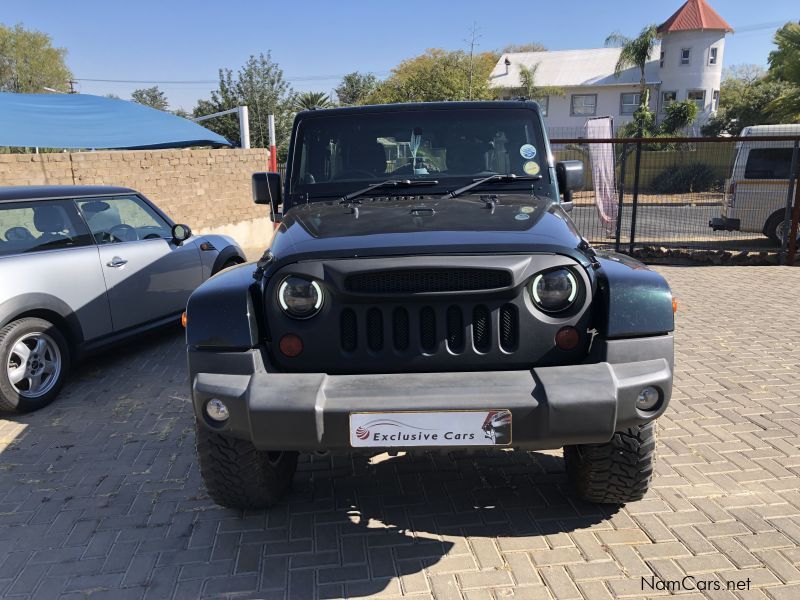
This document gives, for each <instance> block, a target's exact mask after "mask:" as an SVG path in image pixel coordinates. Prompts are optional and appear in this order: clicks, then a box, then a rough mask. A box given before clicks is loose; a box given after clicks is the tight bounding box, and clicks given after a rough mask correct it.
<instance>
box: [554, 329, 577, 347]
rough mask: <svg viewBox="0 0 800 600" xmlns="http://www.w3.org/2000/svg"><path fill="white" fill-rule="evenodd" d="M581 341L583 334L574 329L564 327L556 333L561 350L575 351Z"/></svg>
mask: <svg viewBox="0 0 800 600" xmlns="http://www.w3.org/2000/svg"><path fill="white" fill-rule="evenodd" d="M580 341H581V334H579V333H578V330H577V329H575V328H574V327H570V326H567V327H562V328H561V329H559V330H558V333H556V346H558V348H559V349H560V350H575V348H577V347H578V344H579V343H580Z"/></svg>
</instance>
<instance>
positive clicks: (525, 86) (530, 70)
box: [510, 63, 565, 100]
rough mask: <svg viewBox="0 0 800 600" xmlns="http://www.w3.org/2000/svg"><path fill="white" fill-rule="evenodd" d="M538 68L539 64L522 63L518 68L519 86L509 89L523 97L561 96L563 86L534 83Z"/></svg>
mask: <svg viewBox="0 0 800 600" xmlns="http://www.w3.org/2000/svg"><path fill="white" fill-rule="evenodd" d="M538 69H539V64H538V63H537V64H535V65H533V66H530V67H526V66H524V65H522V66H520V68H519V81H520V86H519V87H518V88H513V89H512V90H510V91H511V92H512V93H517V94H519V95H521V96H523V97H524V98H530V99H531V100H538V99H540V98H544V97H546V96H563V95H564V93H565V92H564V88H560V87H557V86H553V85H545V86H539V85H537V84H536V71H537V70H538Z"/></svg>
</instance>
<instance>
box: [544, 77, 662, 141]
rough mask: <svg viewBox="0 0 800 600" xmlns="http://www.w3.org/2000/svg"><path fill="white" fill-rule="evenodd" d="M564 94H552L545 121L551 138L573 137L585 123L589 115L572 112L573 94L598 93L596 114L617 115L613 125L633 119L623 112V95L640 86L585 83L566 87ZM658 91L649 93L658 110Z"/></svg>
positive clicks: (637, 89) (598, 115)
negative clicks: (576, 114) (573, 114)
mask: <svg viewBox="0 0 800 600" xmlns="http://www.w3.org/2000/svg"><path fill="white" fill-rule="evenodd" d="M564 91H565V92H566V93H565V95H564V96H561V97H559V96H550V105H549V109H548V113H547V116H546V117H545V119H544V120H545V123H546V125H547V131H548V135H549V136H550V137H574V136H576V135H579V134H580V130H581V129H582V128H583V127H584V125H585V124H586V120H587V119H589V118H591V117H588V116H584V115H580V116H572V115H570V107H571V102H572V96H573V95H574V94H597V112H596V114H595V115H594V116H596V117H608V116H610V117H614V126H615V127H616V126H618V125H622V124H624V123H627V122H629V121H631V120H632V119H633V116H632V115H623V114H621V109H622V107H621V98H620V96H621V95H622V94H624V93H632V92H637V93H638V91H639V86H638V85H615V86H603V87H600V86H586V87H571V88H565V90H564ZM655 96H656V93H655V91H652V90H651V92H650V107H651V109H652V110H655V106H656V105H655Z"/></svg>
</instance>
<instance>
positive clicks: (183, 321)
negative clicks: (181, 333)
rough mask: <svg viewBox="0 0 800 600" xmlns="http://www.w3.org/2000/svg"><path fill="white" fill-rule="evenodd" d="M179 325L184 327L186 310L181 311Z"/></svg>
mask: <svg viewBox="0 0 800 600" xmlns="http://www.w3.org/2000/svg"><path fill="white" fill-rule="evenodd" d="M181 326H182V327H183V328H184V329H186V311H183V312H182V313H181Z"/></svg>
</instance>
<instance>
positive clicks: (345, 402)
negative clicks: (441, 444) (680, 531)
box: [192, 358, 672, 452]
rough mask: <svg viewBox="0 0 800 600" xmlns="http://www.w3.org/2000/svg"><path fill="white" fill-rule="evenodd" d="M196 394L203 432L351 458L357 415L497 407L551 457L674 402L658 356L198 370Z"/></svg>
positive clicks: (516, 434)
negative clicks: (653, 395) (406, 368)
mask: <svg viewBox="0 0 800 600" xmlns="http://www.w3.org/2000/svg"><path fill="white" fill-rule="evenodd" d="M229 372H230V371H229ZM645 386H654V387H656V388H657V389H658V390H659V391H660V394H661V401H660V403H659V405H658V406H657V407H656V409H655V410H652V411H648V412H643V411H641V410H639V409H638V408H637V407H636V398H637V396H638V394H639V391H640V390H641V389H642V388H643V387H645ZM192 392H193V398H194V407H195V413H196V415H197V418H198V421H199V423H201V425H204V426H206V427H208V428H209V429H211V430H215V431H219V432H221V433H225V434H226V435H231V436H234V437H238V438H242V439H247V440H250V441H252V442H253V444H254V445H255V446H256V447H257V448H259V449H261V450H300V451H345V452H346V451H350V450H352V446H351V442H350V439H351V434H350V413H354V412H371V411H381V412H392V411H407V412H408V411H413V412H428V411H431V412H433V411H468V410H481V411H483V410H494V409H496V410H503V409H506V410H509V411H510V412H511V415H512V427H513V440H512V443H511V445H512V446H513V447H516V448H523V449H529V450H543V449H554V448H560V447H562V446H565V445H571V444H586V443H602V442H606V441H608V440H610V439H611V437H612V436H613V434H614V432H615V431H618V430H620V429H624V428H626V427H631V426H634V425H638V424H642V423H646V422H648V421H652V420H653V419H655V418H657V417H658V416H660V415H661V414H662V413H663V412H664V410H665V409H666V407H667V404H668V403H669V399H670V396H671V393H672V369H671V365H670V363H669V362H668V361H667V360H666V359H664V358H658V359H653V360H642V361H639V362H626V363H618V364H610V363H607V362H600V363H596V364H582V365H570V366H559V367H544V368H536V369H533V370H530V371H527V370H525V371H488V372H486V371H484V372H454V373H398V374H386V375H327V374H324V373H266V372H256V373H242V374H238V375H237V374H220V373H206V372H197V373H196V374H195V375H194V377H193V382H192ZM212 398H218V399H220V400H222V401H223V402H224V403H225V404H226V406H227V407H228V410H229V412H230V418H229V419H228V420H227V421H226V422H225V423H224V424H219V423H216V422H214V421H212V420H211V419H209V418H208V416H207V415H206V413H205V406H206V404H207V402H208V401H209V400H211V399H212ZM447 447H448V448H449V447H458V444H457V443H454V445H453V446H447Z"/></svg>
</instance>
